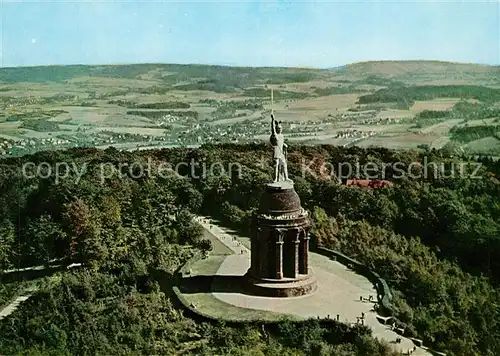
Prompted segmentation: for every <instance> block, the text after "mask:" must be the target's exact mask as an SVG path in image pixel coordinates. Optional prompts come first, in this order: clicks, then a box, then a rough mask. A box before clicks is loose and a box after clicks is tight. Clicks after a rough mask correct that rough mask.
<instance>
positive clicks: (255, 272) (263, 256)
mask: <svg viewBox="0 0 500 356" xmlns="http://www.w3.org/2000/svg"><path fill="white" fill-rule="evenodd" d="M270 141H271V144H272V146H273V150H274V151H273V158H274V160H275V175H274V181H273V182H270V183H267V184H266V185H265V190H264V193H263V195H262V197H261V200H260V209H259V212H258V214H257V216H256V217H255V222H254V233H253V234H252V237H251V266H250V269H249V270H248V272H247V273H246V275H245V287H246V289H247V291H248V292H249V293H251V294H257V295H262V296H268V297H294V296H300V295H306V294H310V293H313V292H314V291H315V290H316V278H315V276H314V274H313V272H312V270H311V268H310V267H309V258H308V256H309V229H310V221H309V217H308V213H307V212H306V211H305V210H304V209H303V208H302V207H301V204H300V198H299V196H298V194H297V193H296V192H295V189H294V187H293V181H292V180H290V179H289V178H288V168H287V163H286V147H287V145H286V144H285V142H284V138H283V133H282V127H281V122H278V121H276V120H275V118H274V115H271V138H270Z"/></svg>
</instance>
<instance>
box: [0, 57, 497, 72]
mask: <svg viewBox="0 0 500 356" xmlns="http://www.w3.org/2000/svg"><path fill="white" fill-rule="evenodd" d="M380 62H403V63H404V62H407V63H409V62H427V63H429V62H434V63H443V64H445V63H446V64H455V65H477V66H483V67H500V63H499V64H488V63H476V62H459V61H452V60H440V59H373V60H361V61H354V62H350V63H346V64H340V65H332V66H331V67H314V66H283V65H274V66H252V65H241V64H230V63H200V62H198V63H197V62H192V63H174V62H170V63H169V62H149V61H147V62H113V63H86V64H84V63H66V64H30V65H18V66H3V65H2V64H0V69H15V68H39V67H70V66H88V67H90V66H101V67H105V66H130V65H181V66H207V67H226V68H255V69H257V68H260V69H272V68H275V69H283V68H286V69H304V70H333V69H339V68H342V67H346V66H350V65H356V64H364V63H380Z"/></svg>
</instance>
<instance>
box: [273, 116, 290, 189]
mask: <svg viewBox="0 0 500 356" xmlns="http://www.w3.org/2000/svg"><path fill="white" fill-rule="evenodd" d="M281 129H282V128H281V121H276V120H275V119H274V115H272V114H271V137H270V141H271V144H272V145H273V147H274V153H273V159H274V161H275V170H274V182H285V181H289V179H288V168H287V165H286V157H285V151H284V149H286V148H287V147H288V146H287V144H286V143H285V138H284V137H283V133H282V132H281Z"/></svg>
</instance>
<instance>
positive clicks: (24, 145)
mask: <svg viewBox="0 0 500 356" xmlns="http://www.w3.org/2000/svg"><path fill="white" fill-rule="evenodd" d="M68 143H70V141H68V140H65V139H61V138H56V137H50V138H41V139H40V138H29V139H24V140H17V141H13V140H5V141H3V142H1V143H0V155H10V154H12V153H13V152H15V151H34V150H36V149H42V148H43V147H44V146H61V145H65V144H68Z"/></svg>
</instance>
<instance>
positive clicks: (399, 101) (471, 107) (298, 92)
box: [0, 61, 500, 155]
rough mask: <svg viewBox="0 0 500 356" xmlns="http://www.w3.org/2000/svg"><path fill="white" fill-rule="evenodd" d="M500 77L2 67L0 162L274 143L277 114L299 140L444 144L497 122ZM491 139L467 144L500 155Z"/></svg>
mask: <svg viewBox="0 0 500 356" xmlns="http://www.w3.org/2000/svg"><path fill="white" fill-rule="evenodd" d="M499 73H500V72H499V67H488V66H481V65H477V64H460V63H448V62H437V61H384V62H364V63H355V64H350V65H347V66H344V67H340V68H336V69H310V68H307V69H306V68H269V67H268V68H250V67H227V66H216V65H183V64H151V63H150V64H130V65H89V66H86V65H69V66H46V67H22V68H21V67H20V68H1V69H0V155H22V154H26V153H32V152H36V151H39V150H42V149H48V148H50V149H52V148H67V147H81V146H85V147H88V146H92V147H108V146H110V145H113V146H115V147H118V148H121V149H135V148H138V147H144V146H147V147H152V146H153V147H164V146H167V147H172V146H179V145H199V144H203V143H225V142H239V143H241V142H254V141H260V140H262V139H267V137H268V129H269V125H268V120H269V114H270V111H271V109H273V110H274V112H275V113H276V115H277V116H279V118H280V120H282V121H283V122H284V123H286V125H285V127H284V130H285V131H284V132H285V134H286V135H287V137H288V138H289V139H290V140H291V141H294V142H302V143H308V144H333V145H339V146H351V145H358V146H361V147H371V146H380V145H382V146H384V147H387V148H397V149H404V148H414V149H416V148H442V147H445V146H446V145H447V144H451V143H450V142H451V141H453V140H454V138H453V135H452V134H451V132H450V130H451V129H452V128H453V127H454V126H456V125H463V124H465V123H467V122H468V121H473V120H475V121H478V120H481V123H482V125H486V126H489V125H493V126H496V125H498V122H499V121H498V120H500V106H499V105H500V75H499ZM271 89H274V102H273V103H271V100H270V97H271ZM422 113H423V114H422ZM474 125H477V123H474ZM482 132H485V133H486V132H492V131H491V130H489V129H485V130H482ZM492 135H493V136H491V137H493V138H494V137H498V136H497V135H496V133H495V132H493V133H492ZM489 137H490V136H488V137H478V140H481V141H478V142H470V143H468V144H467V147H463V148H464V149H465V150H466V151H468V152H470V153H471V154H485V153H487V154H492V155H498V154H500V151H499V145H498V144H497V143H496V141H495V140H491V139H489Z"/></svg>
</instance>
